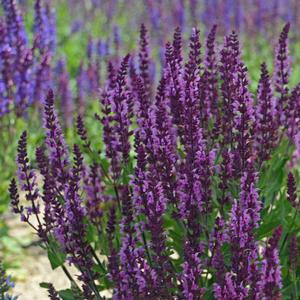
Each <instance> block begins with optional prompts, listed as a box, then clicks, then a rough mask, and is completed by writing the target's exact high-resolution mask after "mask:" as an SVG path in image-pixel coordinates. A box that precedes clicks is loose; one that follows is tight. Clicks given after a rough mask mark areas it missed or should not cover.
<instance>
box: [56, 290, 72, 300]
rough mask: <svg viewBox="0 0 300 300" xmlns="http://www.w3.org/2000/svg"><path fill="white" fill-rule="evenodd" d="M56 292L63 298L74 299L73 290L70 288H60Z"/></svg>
mask: <svg viewBox="0 0 300 300" xmlns="http://www.w3.org/2000/svg"><path fill="white" fill-rule="evenodd" d="M58 294H59V296H60V297H61V298H62V299H63V300H74V299H75V297H74V295H73V292H72V290H70V289H67V290H61V291H59V292H58Z"/></svg>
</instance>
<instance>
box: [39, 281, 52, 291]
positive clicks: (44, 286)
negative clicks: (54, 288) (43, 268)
mask: <svg viewBox="0 0 300 300" xmlns="http://www.w3.org/2000/svg"><path fill="white" fill-rule="evenodd" d="M49 286H50V283H49V282H41V283H40V287H41V288H43V289H48V288H49Z"/></svg>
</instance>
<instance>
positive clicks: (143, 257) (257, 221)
mask: <svg viewBox="0 0 300 300" xmlns="http://www.w3.org/2000/svg"><path fill="white" fill-rule="evenodd" d="M216 31H217V27H216V26H213V28H212V29H211V31H210V33H209V34H208V37H207V40H206V43H205V44H206V49H204V50H203V49H202V48H203V47H202V42H201V41H200V32H199V30H198V29H196V28H194V29H193V30H192V33H191V37H190V44H189V54H188V58H187V60H186V61H185V60H184V54H183V46H182V44H183V43H182V40H183V39H182V37H181V31H180V29H179V28H178V29H176V31H175V34H174V40H173V42H172V43H167V45H166V50H165V59H164V61H165V63H164V64H163V65H162V72H161V78H160V80H159V83H158V87H157V91H156V92H155V91H154V83H153V82H152V80H151V75H150V64H151V62H150V58H149V49H148V47H149V41H148V35H147V30H146V27H145V26H144V25H142V26H141V31H140V43H139V46H140V47H139V54H138V58H139V59H138V65H137V66H136V65H135V63H134V57H133V56H130V55H126V56H125V57H124V58H123V59H122V60H120V61H119V62H116V61H115V60H113V61H111V62H109V63H108V71H107V74H108V75H107V80H106V82H105V84H104V87H103V88H102V89H101V93H100V101H99V102H100V106H101V108H100V111H101V113H99V114H96V115H95V118H96V120H98V121H99V124H100V126H101V130H102V132H103V135H102V136H103V139H102V141H103V145H104V149H98V148H97V146H95V143H94V141H93V140H91V139H90V137H89V132H88V130H87V128H86V125H85V122H84V118H83V117H82V116H80V115H79V116H78V117H77V132H78V135H79V137H80V140H81V144H80V145H78V144H75V145H73V147H72V148H69V147H68V146H67V144H66V142H65V137H64V134H63V130H62V127H61V125H60V122H59V118H58V115H57V113H56V111H55V107H54V93H53V91H52V90H49V92H48V94H47V97H46V99H45V101H44V103H45V104H44V128H45V133H46V136H45V139H44V142H43V143H42V145H41V146H40V147H38V148H37V149H36V161H37V170H33V168H32V166H31V163H30V161H29V158H28V154H27V134H26V132H24V133H23V134H22V135H21V137H20V140H19V145H18V156H17V164H18V178H19V181H18V182H19V185H20V188H21V191H22V192H23V193H25V202H26V205H25V204H24V202H23V201H22V199H21V196H20V193H19V192H18V190H19V188H18V187H17V183H16V181H15V180H12V181H11V185H10V195H11V199H12V207H13V210H14V212H16V213H19V214H20V215H21V219H22V220H23V221H25V222H27V223H28V224H29V225H30V226H31V227H33V229H35V230H36V231H37V233H38V235H39V237H40V238H41V240H42V241H43V243H44V244H45V247H46V249H48V251H50V252H51V253H52V251H54V252H55V253H62V254H63V255H62V256H63V258H61V259H59V260H58V261H57V260H55V267H58V266H60V267H62V268H63V270H64V272H65V273H66V275H67V276H68V278H69V279H70V280H71V281H72V286H74V285H75V286H76V283H75V281H74V279H73V278H72V277H71V275H70V274H69V273H68V270H67V268H66V266H65V265H64V262H65V261H67V262H68V263H70V264H73V265H74V266H76V268H77V270H78V272H79V274H78V280H79V285H78V286H76V293H77V294H79V295H80V296H79V297H81V298H84V299H104V296H103V295H102V292H103V290H107V289H108V290H110V291H111V293H112V297H113V299H205V297H206V296H208V297H209V296H210V297H212V298H215V299H220V300H221V299H224V300H232V299H236V300H238V299H239V300H241V299H245V300H246V299H280V297H281V288H282V286H283V279H282V276H283V275H282V272H281V262H280V254H281V251H286V247H285V242H286V240H288V241H289V244H290V243H291V251H293V252H294V253H295V252H297V237H296V236H295V235H293V236H292V239H291V242H290V238H289V236H288V235H289V234H290V233H289V232H286V230H285V229H284V228H283V227H282V226H273V227H272V228H271V229H270V230H269V231H268V232H267V234H265V232H264V233H263V234H262V233H261V231H262V230H263V229H264V225H265V218H266V216H268V212H272V211H273V214H274V215H275V214H276V213H277V207H278V206H279V207H281V206H280V205H285V203H286V204H287V205H289V203H288V201H287V200H289V202H290V203H291V204H292V206H293V207H291V206H290V207H289V208H290V209H293V210H295V211H296V212H297V210H298V201H297V193H296V181H295V177H294V175H293V174H292V173H290V174H289V176H288V184H287V186H288V187H287V197H285V199H283V200H282V199H281V198H280V197H282V196H278V195H277V193H278V194H279V193H280V195H281V194H282V191H281V190H278V191H276V192H273V194H271V197H270V196H269V195H268V193H267V192H266V189H265V187H264V185H263V184H262V183H260V179H261V177H263V176H265V174H267V171H268V163H269V161H270V160H271V159H272V156H273V155H276V148H278V147H282V144H284V142H285V141H286V140H287V141H288V146H287V147H294V145H293V144H294V143H295V140H296V138H295V136H296V135H297V134H298V133H299V130H300V127H299V126H300V124H299V120H298V116H297V115H296V114H292V113H289V112H288V110H287V107H289V106H294V105H298V103H297V102H298V101H297V100H295V98H297V95H296V94H295V93H296V92H295V90H294V91H292V92H291V90H290V89H289V88H288V72H289V64H288V55H287V53H288V44H287V37H288V32H289V24H287V25H286V26H285V27H284V29H283V31H282V34H281V35H280V39H279V43H278V47H277V54H276V58H275V65H276V68H275V76H274V78H271V77H270V75H269V73H268V70H267V66H266V64H265V63H263V64H262V65H261V78H260V81H259V85H258V90H257V92H256V93H252V92H251V90H250V86H249V79H248V72H247V68H246V66H245V65H244V63H243V61H242V55H241V49H240V45H239V40H238V36H237V34H236V33H235V32H232V33H230V34H229V35H227V36H226V37H225V39H224V44H223V46H222V47H221V50H220V52H219V51H218V50H217V49H218V47H217V45H216V42H215V36H216ZM40 47H41V48H43V47H44V46H42V44H41V45H40ZM91 48H92V46H91V45H90V47H89V48H88V55H89V56H91V55H92V54H91V53H92V50H91ZM203 52H204V54H202V53H203ZM59 67H60V68H61V69H60V74H61V76H62V77H61V78H60V79H59V80H60V84H59V85H60V87H61V94H60V95H61V97H62V98H61V101H68V87H67V85H66V83H65V81H64V79H65V78H64V77H63V75H64V74H65V72H64V66H63V62H61V63H60V66H59ZM280 74H281V75H280ZM278 75H280V76H278ZM66 81H67V79H66ZM79 82H80V79H79ZM98 83H99V81H98ZM80 88H81V87H80ZM296 89H297V88H296ZM80 94H81V93H79V95H80ZM63 107H64V106H63ZM66 107H67V106H66ZM66 109H67V108H66ZM291 124H292V125H291ZM291 126H293V129H292V130H291ZM71 149H73V151H72V153H73V154H71ZM288 149H289V148H287V150H286V151H288ZM72 157H73V158H72ZM285 162H286V161H285ZM265 169H266V170H267V171H265ZM37 174H40V175H41V179H40V180H37ZM23 193H22V194H23ZM266 197H267V201H266V200H265V199H264V198H266ZM276 201H278V204H277V202H276ZM282 203H284V204H282ZM280 209H281V208H280ZM295 216H296V213H295ZM32 218H36V221H37V222H34V223H33V222H32ZM35 223H37V224H38V225H34V224H35ZM276 225H278V224H276ZM291 226H293V224H292V225H291ZM290 229H293V228H292V227H291V228H290ZM281 236H283V237H284V238H283V239H282V240H283V241H282V242H281ZM53 249H54V250H53ZM100 255H101V256H100ZM49 257H51V255H49ZM52 263H53V262H52ZM290 266H291V269H292V270H294V271H293V272H296V271H295V270H296V268H297V260H296V259H292V260H291V262H290ZM48 292H49V296H50V298H51V299H58V297H59V296H58V293H57V292H56V290H55V288H54V287H53V286H52V285H49V287H48ZM73 293H75V291H73Z"/></svg>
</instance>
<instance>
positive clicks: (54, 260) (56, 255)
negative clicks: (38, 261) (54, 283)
mask: <svg viewBox="0 0 300 300" xmlns="http://www.w3.org/2000/svg"><path fill="white" fill-rule="evenodd" d="M47 248H48V249H47V251H48V259H49V261H50V264H51V267H52V269H53V270H55V269H56V268H58V267H60V266H62V265H63V264H64V262H65V260H66V254H65V253H64V252H63V251H62V250H61V248H60V246H59V244H58V242H57V241H56V240H55V239H54V237H50V238H49V245H48V247H47Z"/></svg>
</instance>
